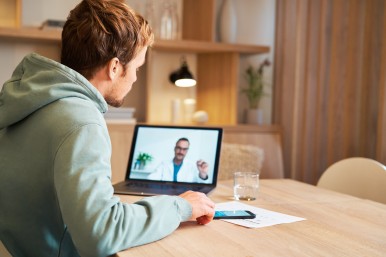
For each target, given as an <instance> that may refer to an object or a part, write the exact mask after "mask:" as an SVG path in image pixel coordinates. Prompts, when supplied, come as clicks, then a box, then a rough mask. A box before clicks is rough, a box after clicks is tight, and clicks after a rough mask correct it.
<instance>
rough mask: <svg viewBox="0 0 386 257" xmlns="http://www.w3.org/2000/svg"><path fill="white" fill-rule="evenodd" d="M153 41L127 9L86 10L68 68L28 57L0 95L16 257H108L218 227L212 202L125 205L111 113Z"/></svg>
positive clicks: (1, 224) (5, 191)
mask: <svg viewBox="0 0 386 257" xmlns="http://www.w3.org/2000/svg"><path fill="white" fill-rule="evenodd" d="M152 43H153V33H152V31H151V29H150V27H149V26H148V24H147V22H146V21H145V20H144V19H143V18H142V17H141V16H139V15H138V14H136V13H135V12H134V11H133V10H132V9H130V8H129V7H128V6H127V5H126V4H124V3H123V1H120V0H83V1H82V2H81V3H80V4H79V5H78V6H76V8H75V9H74V10H72V11H71V13H70V15H69V17H68V19H67V22H66V24H65V26H64V28H63V32H62V53H61V63H58V62H55V61H53V60H50V59H47V58H45V57H43V56H40V55H38V54H34V53H33V54H30V55H27V56H26V57H25V58H24V59H23V60H22V62H21V63H20V64H19V65H18V66H17V68H16V69H15V71H14V72H13V74H12V77H11V79H10V80H8V81H7V82H5V84H4V86H3V89H2V91H1V92H0V239H1V241H2V243H3V244H4V245H5V246H6V248H7V249H8V251H9V252H10V253H11V254H12V255H13V256H39V257H44V256H50V257H51V256H71V257H74V256H93V257H95V256H107V255H111V254H114V253H116V252H118V251H121V250H123V249H127V248H129V247H132V246H137V245H141V244H146V243H149V242H153V241H155V240H159V239H161V238H163V237H165V236H167V235H169V234H170V233H172V232H173V231H174V230H175V229H176V228H177V227H178V226H179V224H180V222H183V221H188V220H197V222H198V223H199V224H206V223H208V222H210V221H211V220H212V219H213V214H214V203H213V202H212V201H211V200H210V199H209V198H208V197H207V196H205V195H204V194H202V193H198V192H192V191H189V192H186V193H184V194H182V195H180V196H156V197H148V198H144V199H143V200H141V201H138V202H136V203H134V204H126V203H122V202H120V200H119V198H118V197H116V196H114V191H113V187H112V185H111V181H110V177H111V166H110V157H111V143H110V138H109V134H108V130H107V127H106V123H105V120H104V118H103V113H104V112H106V110H107V106H108V104H109V105H112V106H115V107H119V106H120V105H121V104H122V102H123V99H124V97H125V95H126V94H127V93H128V92H129V91H130V89H131V87H132V84H133V83H134V82H135V81H136V79H137V77H136V71H137V69H138V68H139V67H140V66H141V65H143V63H144V61H145V55H146V51H147V48H148V47H149V46H151V44H152Z"/></svg>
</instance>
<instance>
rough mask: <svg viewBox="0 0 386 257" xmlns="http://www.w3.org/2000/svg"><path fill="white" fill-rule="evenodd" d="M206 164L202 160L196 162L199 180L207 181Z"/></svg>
mask: <svg viewBox="0 0 386 257" xmlns="http://www.w3.org/2000/svg"><path fill="white" fill-rule="evenodd" d="M208 167H209V165H208V163H206V162H205V161H203V160H198V161H197V169H198V171H199V176H200V178H201V179H204V180H205V179H208Z"/></svg>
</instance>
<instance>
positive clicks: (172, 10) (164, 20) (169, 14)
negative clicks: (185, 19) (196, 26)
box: [160, 0, 178, 40]
mask: <svg viewBox="0 0 386 257" xmlns="http://www.w3.org/2000/svg"><path fill="white" fill-rule="evenodd" d="M160 25H161V27H160V38H161V39H167V40H176V39H177V38H178V14H177V7H176V3H175V2H173V3H171V2H170V1H169V0H164V2H163V11H162V15H161V22H160Z"/></svg>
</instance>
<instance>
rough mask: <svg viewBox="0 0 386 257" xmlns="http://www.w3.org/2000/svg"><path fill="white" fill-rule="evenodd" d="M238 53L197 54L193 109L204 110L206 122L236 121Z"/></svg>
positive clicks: (226, 122)
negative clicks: (195, 102)
mask: <svg viewBox="0 0 386 257" xmlns="http://www.w3.org/2000/svg"><path fill="white" fill-rule="evenodd" d="M238 67H239V54H238V53H227V54H224V53H214V54H199V55H198V57H197V81H198V82H197V89H196V94H197V110H205V111H206V112H207V113H208V115H209V121H208V122H209V124H231V125H236V124H237V92H238V91H237V90H238V89H237V83H238V80H237V78H238V76H239V74H238V73H239V68H238Z"/></svg>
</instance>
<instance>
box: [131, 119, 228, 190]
mask: <svg viewBox="0 0 386 257" xmlns="http://www.w3.org/2000/svg"><path fill="white" fill-rule="evenodd" d="M221 139H222V129H221V128H212V127H192V126H160V125H139V124H137V125H136V127H135V130H134V135H133V142H132V146H131V152H130V157H129V163H128V167H127V169H128V170H127V175H126V179H130V180H147V181H167V182H182V183H200V184H216V179H217V172H218V165H219V158H220V148H221Z"/></svg>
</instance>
